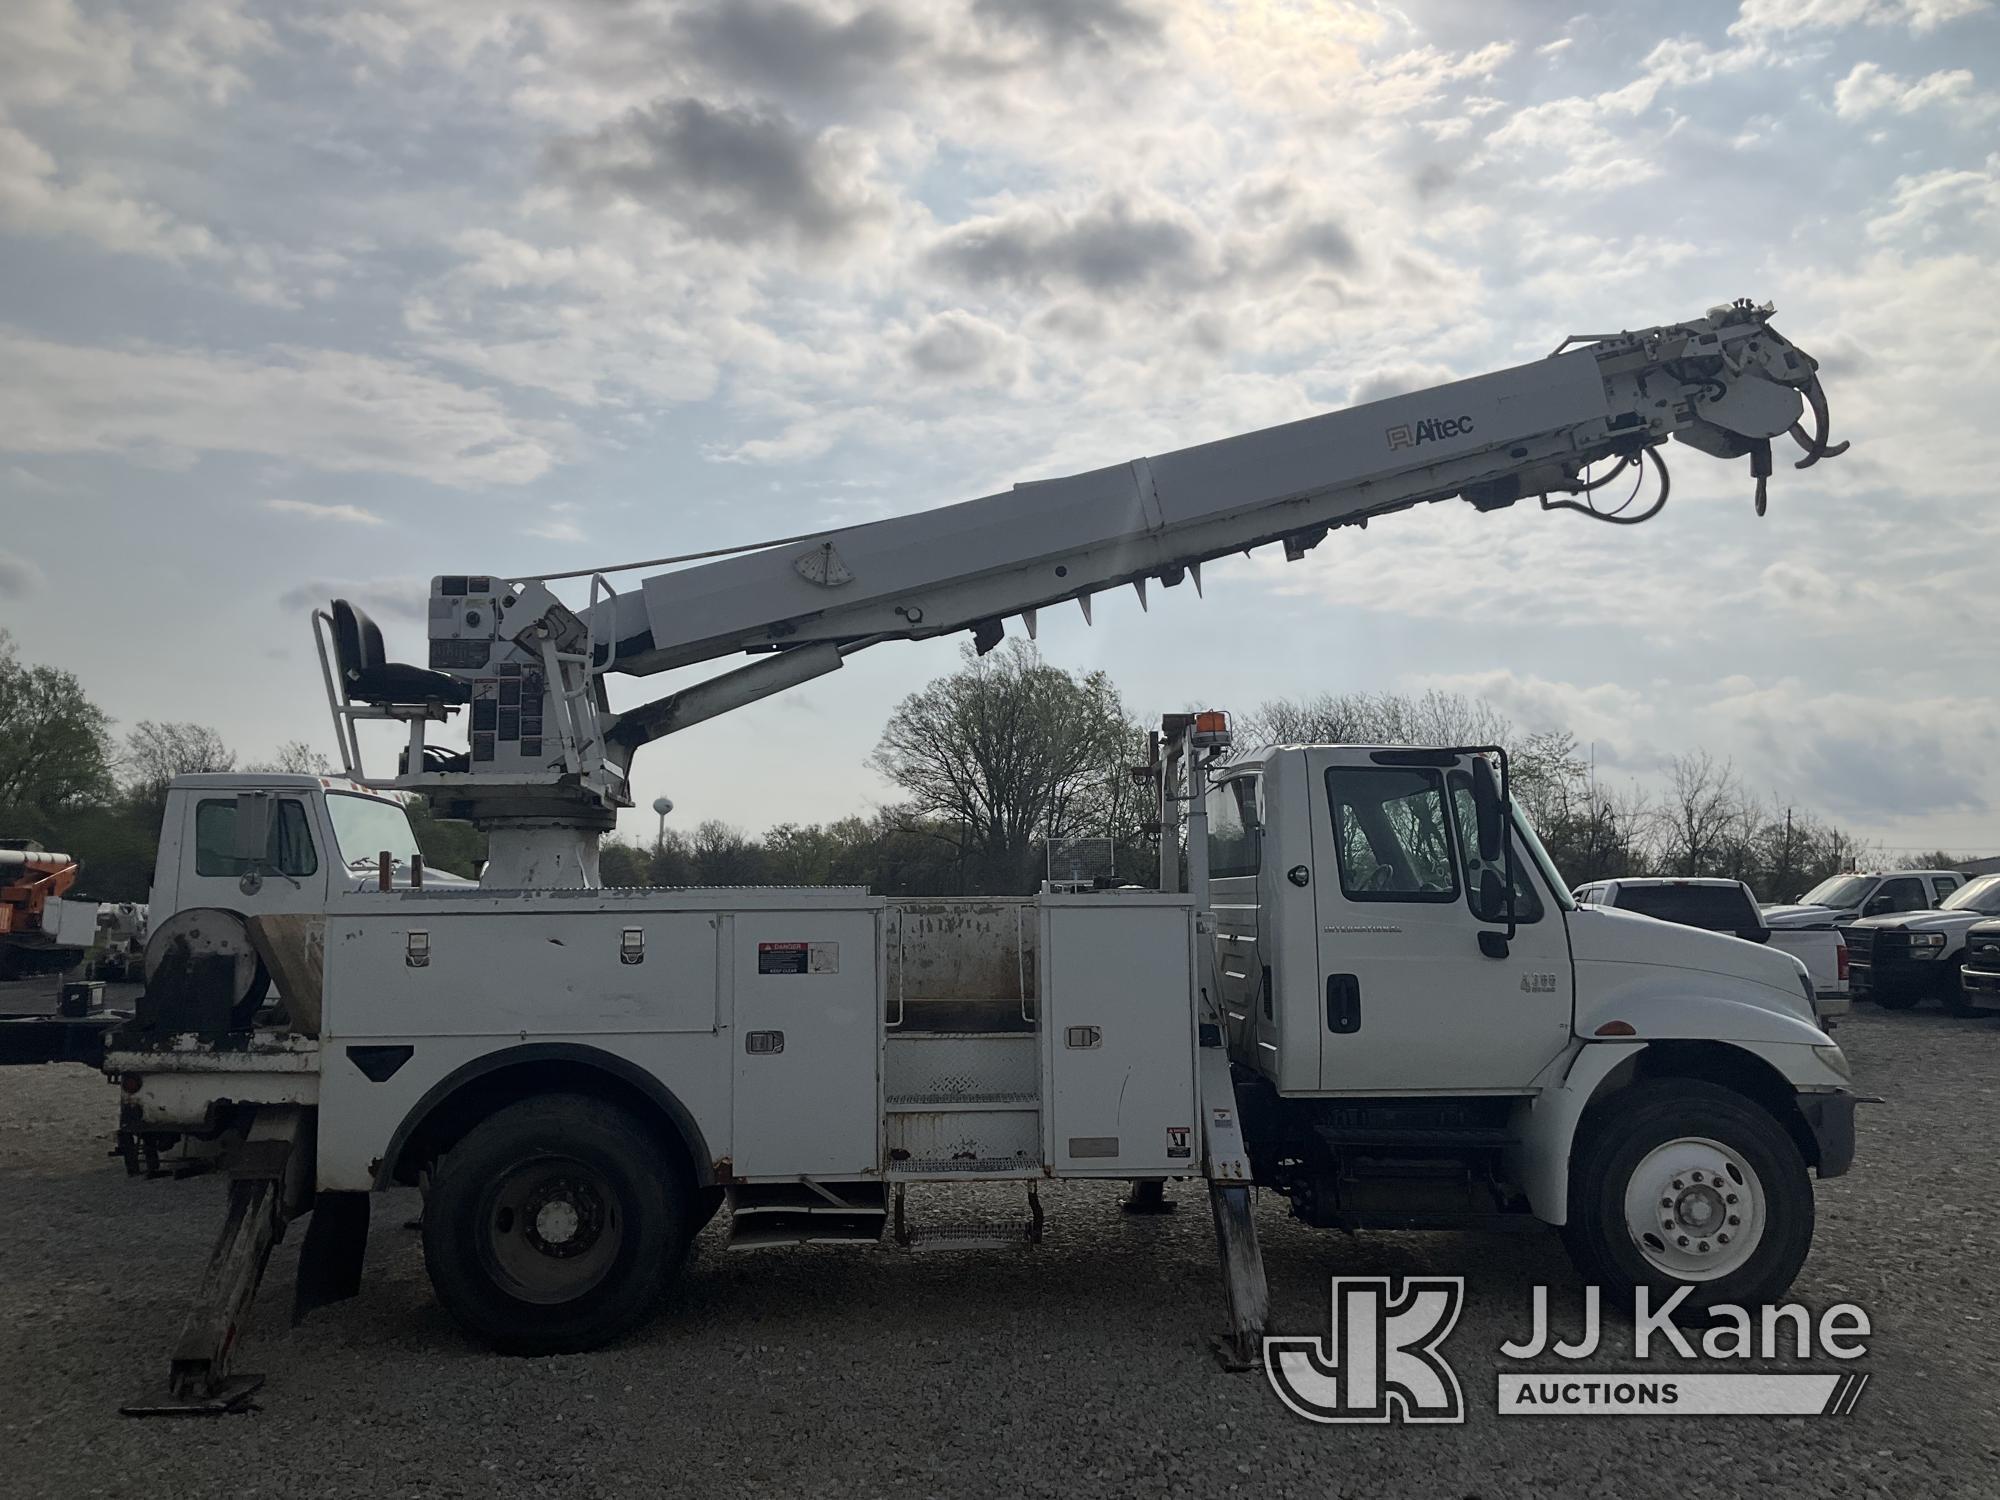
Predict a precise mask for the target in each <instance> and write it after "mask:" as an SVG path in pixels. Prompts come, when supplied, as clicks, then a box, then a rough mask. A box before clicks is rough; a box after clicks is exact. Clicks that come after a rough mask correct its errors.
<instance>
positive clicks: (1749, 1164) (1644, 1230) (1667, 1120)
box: [1563, 1078, 1813, 1316]
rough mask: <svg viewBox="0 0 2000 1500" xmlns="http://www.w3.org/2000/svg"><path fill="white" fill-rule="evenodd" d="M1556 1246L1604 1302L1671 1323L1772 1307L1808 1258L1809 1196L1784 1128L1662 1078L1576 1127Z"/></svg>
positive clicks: (1746, 1106)
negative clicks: (1722, 1310)
mask: <svg viewBox="0 0 2000 1500" xmlns="http://www.w3.org/2000/svg"><path fill="white" fill-rule="evenodd" d="M1585 1129H1586V1131H1587V1132H1588V1134H1587V1136H1586V1138H1585V1139H1584V1141H1583V1142H1582V1144H1581V1145H1580V1146H1579V1148H1578V1149H1577V1151H1576V1153H1575V1154H1574V1156H1573V1157H1572V1162H1571V1173H1570V1199H1569V1222H1568V1224H1567V1225H1565V1226H1564V1229H1563V1238H1564V1240H1565V1242H1566V1243H1567V1244H1568V1246H1569V1252H1570V1258H1571V1259H1572V1260H1573V1261H1575V1263H1576V1267H1577V1270H1578V1271H1579V1272H1580V1273H1581V1274H1582V1276H1583V1279H1584V1280H1585V1281H1586V1282H1595V1283H1596V1284H1598V1285H1600V1286H1603V1287H1604V1288H1606V1290H1607V1291H1608V1292H1609V1293H1610V1294H1611V1295H1612V1297H1613V1299H1614V1301H1615V1300H1617V1299H1620V1298H1623V1299H1626V1300H1628V1301H1629V1299H1630V1298H1631V1296H1632V1294H1633V1292H1634V1291H1635V1290H1636V1289H1637V1288H1639V1287H1641V1286H1644V1287H1646V1288H1647V1289H1648V1290H1649V1292H1650V1293H1651V1297H1652V1305H1653V1306H1655V1307H1658V1306H1659V1305H1660V1303H1661V1302H1663V1301H1664V1300H1665V1299H1666V1298H1667V1297H1669V1296H1671V1295H1672V1294H1673V1292H1674V1291H1675V1290H1676V1289H1677V1288H1679V1287H1682V1286H1686V1287H1689V1288H1691V1290H1690V1292H1689V1294H1688V1296H1687V1297H1686V1298H1684V1299H1683V1300H1682V1302H1681V1303H1680V1306H1679V1308H1678V1309H1677V1315H1679V1316H1692V1315H1699V1314H1701V1313H1705V1312H1706V1311H1708V1310H1709V1309H1710V1308H1712V1307H1716V1306H1718V1305H1720V1304H1723V1303H1733V1304H1736V1305H1739V1306H1744V1307H1751V1306H1755V1305H1757V1304H1760V1303H1766V1302H1776V1301H1777V1300H1779V1299H1780V1298H1781V1297H1783V1296H1784V1294H1785V1292H1786V1291H1787V1290H1788V1289H1789V1288H1790V1286H1791V1284H1792V1279H1793V1278H1794V1277H1795V1276H1797V1275H1798V1272H1799V1267H1800V1266H1802V1265H1803V1264H1804V1263H1805V1258H1806V1253H1807V1251H1809V1250H1810V1249H1811V1248H1812V1234H1813V1193H1812V1184H1811V1182H1810V1181H1809V1180H1808V1179H1807V1177H1806V1164H1805V1159H1804V1157H1802V1156H1801V1155H1800V1153H1799V1148H1798V1146H1797V1144H1796V1143H1794V1141H1793V1140H1792V1138H1791V1136H1790V1135H1789V1134H1787V1133H1786V1131H1785V1129H1784V1127H1783V1126H1782V1125H1780V1124H1779V1123H1778V1122H1777V1121H1776V1120H1774V1119H1772V1118H1771V1116H1770V1114H1769V1113H1768V1112H1767V1111H1765V1110H1764V1109H1763V1108H1762V1107H1760V1106H1759V1105H1758V1104H1756V1103H1755V1102H1754V1101H1752V1100H1750V1099H1748V1098H1745V1097H1744V1096H1743V1095H1741V1094H1738V1093H1736V1092H1734V1091H1733V1090H1731V1089H1726V1088H1721V1087H1719V1086H1717V1085H1715V1084H1712V1083H1704V1082H1701V1081H1699V1080H1696V1079H1689V1078H1663V1079H1655V1080H1653V1081H1651V1082H1647V1083H1641V1084H1638V1085H1635V1086H1634V1087H1632V1088H1630V1089H1626V1090H1624V1091H1623V1092H1622V1093H1620V1094H1618V1095H1616V1096H1614V1097H1613V1098H1612V1099H1610V1100H1609V1101H1607V1102H1606V1103H1605V1104H1604V1105H1602V1106H1601V1107H1600V1108H1599V1109H1598V1110H1596V1111H1593V1116H1592V1118H1590V1119H1587V1120H1586V1121H1585Z"/></svg>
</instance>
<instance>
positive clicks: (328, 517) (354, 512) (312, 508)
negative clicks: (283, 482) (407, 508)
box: [264, 500, 386, 526]
mask: <svg viewBox="0 0 2000 1500" xmlns="http://www.w3.org/2000/svg"><path fill="white" fill-rule="evenodd" d="M264 509H266V510H272V511H277V512H278V513H279V514H280V515H287V516H304V517H305V518H306V519H307V520H308V521H340V522H344V523H345V524H347V525H350V526H381V525H384V524H386V523H385V522H384V521H383V519H382V518H381V517H380V516H378V515H376V514H375V512H374V511H372V510H363V509H362V508H361V507H360V506H358V505H315V504H314V503H313V502H312V501H310V500H266V501H265V502H264Z"/></svg>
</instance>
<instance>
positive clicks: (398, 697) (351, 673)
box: [333, 599, 472, 708]
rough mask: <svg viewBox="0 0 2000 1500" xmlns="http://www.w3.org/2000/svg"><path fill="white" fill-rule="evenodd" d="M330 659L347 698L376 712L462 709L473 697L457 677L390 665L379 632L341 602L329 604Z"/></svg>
mask: <svg viewBox="0 0 2000 1500" xmlns="http://www.w3.org/2000/svg"><path fill="white" fill-rule="evenodd" d="M333 655H334V660H335V662H336V663H337V664H338V666H339V669H340V682H341V687H342V688H343V689H344V690H345V692H346V694H347V696H348V697H350V698H359V699H360V700H361V701H362V702H364V703H373V704H375V705H376V706H377V707H378V708H387V707H391V706H395V705H401V704H423V703H465V702H469V701H470V700H471V697H472V688H471V686H470V684H468V683H463V682H460V681H459V680H458V679H457V678H455V677H448V676H446V675H445V674H444V673H443V672H432V671H429V670H427V669H426V668H423V667H412V666H408V665H406V664H405V663H403V662H398V661H390V660H389V657H388V652H387V651H385V650H384V649H383V646H382V627H381V626H379V625H377V624H376V623H375V622H374V621H373V620H371V619H369V618H368V615H367V613H366V612H365V611H363V610H360V609H357V608H355V607H354V605H352V604H350V603H349V602H348V601H347V600H345V599H336V600H334V601H333Z"/></svg>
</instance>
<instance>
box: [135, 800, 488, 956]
mask: <svg viewBox="0 0 2000 1500" xmlns="http://www.w3.org/2000/svg"><path fill="white" fill-rule="evenodd" d="M242 797H248V798H251V799H253V800H255V801H258V802H261V803H264V804H266V805H267V807H268V811H267V812H265V813H264V814H263V815H262V816H263V819H264V822H265V826H266V827H267V828H268V830H269V832H268V836H267V839H266V845H265V853H264V856H263V858H262V859H260V860H252V859H248V858H246V857H245V856H244V855H243V854H241V853H240V852H239V851H238V849H237V838H236V815H237V801H238V798H242ZM385 853H386V854H387V855H388V856H389V869H390V878H391V879H392V881H393V882H394V883H396V884H398V885H407V884H408V883H409V882H410V879H411V873H412V871H413V870H415V869H418V868H420V867H421V864H422V858H423V856H422V853H421V851H420V850H419V847H418V844H417V835H416V830H415V829H413V828H412V827H411V826H410V815H409V812H408V810H407V808H406V806H405V803H404V799H403V798H402V797H401V796H399V795H397V794H395V793H384V792H380V791H374V790H371V789H369V788H368V787H365V786H362V785H360V784H359V783H357V782H353V781H349V780H347V779H346V778H345V777H340V776H308V775H287V774H284V773H282V772H247V771H246V772H222V773H209V774H201V775H190V776H179V777H176V778H175V779H174V782H173V784H172V786H171V787H169V788H168V792H167V805H166V811H165V813H164V815H163V817H162V819H161V824H160V847H159V854H158V857H157V859H156V862H155V864H154V867H153V889H152V896H151V902H150V906H151V915H152V921H153V923H154V925H155V926H156V927H157V926H158V925H159V924H160V923H161V922H163V921H164V920H166V919H167V918H169V917H171V916H173V915H174V914H175V913H176V912H180V911H185V910H188V909H190V908H196V907H217V908H222V909H226V910H242V909H244V908H245V906H246V903H247V904H248V906H249V907H251V908H254V910H255V911H256V912H258V913H259V914H279V913H320V914H323V913H324V912H325V911H326V910H327V904H328V902H329V901H330V900H331V899H333V898H334V897H335V896H336V895H338V894H340V893H342V892H346V891H359V890H373V889H375V888H376V887H377V886H378V885H379V884H380V882H381V858H382V855H384V854H385ZM420 878H422V879H424V880H425V881H427V882H430V883H435V884H438V885H466V884H470V882H468V881H465V880H464V879H462V878H461V877H459V876H456V875H451V874H449V873H446V872H443V871H436V870H432V871H426V872H424V874H423V875H422V876H421V877H420ZM246 880H248V881H250V882H251V883H252V885H253V887H254V888H253V889H248V890H246V889H245V884H244V883H245V881H246Z"/></svg>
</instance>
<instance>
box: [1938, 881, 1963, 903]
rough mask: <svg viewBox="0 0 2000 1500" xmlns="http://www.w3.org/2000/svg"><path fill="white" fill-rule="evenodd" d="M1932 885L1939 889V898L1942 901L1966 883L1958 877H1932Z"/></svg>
mask: <svg viewBox="0 0 2000 1500" xmlns="http://www.w3.org/2000/svg"><path fill="white" fill-rule="evenodd" d="M1931 883H1932V884H1934V885H1935V886H1936V887H1937V898H1938V900H1940V901H1942V900H1944V898H1945V897H1947V896H1949V895H1950V894H1951V893H1952V892H1953V891H1955V890H1957V889H1958V888H1959V887H1960V886H1961V885H1963V884H1964V883H1965V882H1964V881H1962V880H1960V879H1959V878H1958V877H1957V876H1956V875H1934V876H1932V877H1931Z"/></svg>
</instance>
